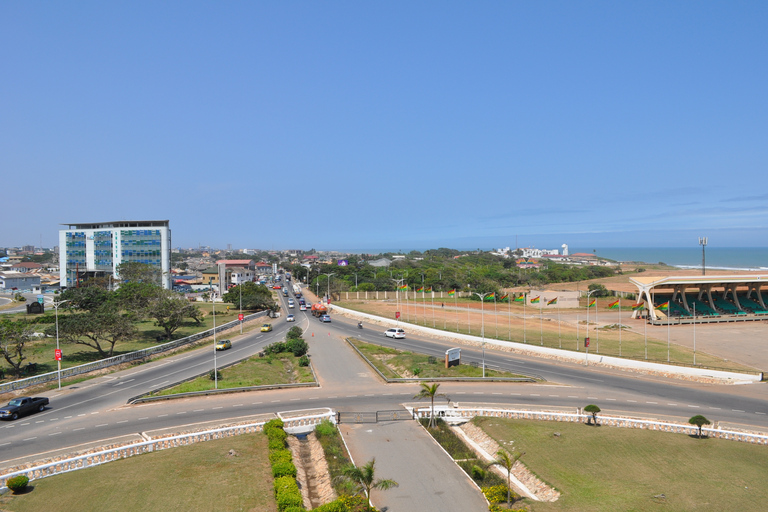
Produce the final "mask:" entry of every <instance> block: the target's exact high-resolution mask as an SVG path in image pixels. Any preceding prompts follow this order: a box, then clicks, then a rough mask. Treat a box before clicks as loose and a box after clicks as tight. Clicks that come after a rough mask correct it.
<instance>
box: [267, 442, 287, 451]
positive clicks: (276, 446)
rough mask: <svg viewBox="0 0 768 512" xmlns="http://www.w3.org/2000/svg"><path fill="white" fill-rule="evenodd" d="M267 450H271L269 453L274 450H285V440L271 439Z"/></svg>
mask: <svg viewBox="0 0 768 512" xmlns="http://www.w3.org/2000/svg"><path fill="white" fill-rule="evenodd" d="M267 448H269V451H272V450H283V449H285V440H284V439H270V440H269V441H268V442H267Z"/></svg>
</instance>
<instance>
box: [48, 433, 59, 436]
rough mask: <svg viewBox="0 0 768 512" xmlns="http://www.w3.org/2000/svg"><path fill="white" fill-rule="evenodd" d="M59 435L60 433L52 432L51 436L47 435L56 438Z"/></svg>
mask: <svg viewBox="0 0 768 512" xmlns="http://www.w3.org/2000/svg"><path fill="white" fill-rule="evenodd" d="M59 434H61V432H54V433H53V434H48V436H57V435H59Z"/></svg>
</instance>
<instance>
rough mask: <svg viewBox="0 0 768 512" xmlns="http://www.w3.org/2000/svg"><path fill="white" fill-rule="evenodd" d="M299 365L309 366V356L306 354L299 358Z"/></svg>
mask: <svg viewBox="0 0 768 512" xmlns="http://www.w3.org/2000/svg"><path fill="white" fill-rule="evenodd" d="M299 366H309V357H307V356H306V355H304V356H301V357H300V358H299Z"/></svg>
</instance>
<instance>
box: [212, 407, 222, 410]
mask: <svg viewBox="0 0 768 512" xmlns="http://www.w3.org/2000/svg"><path fill="white" fill-rule="evenodd" d="M223 408H224V407H214V408H213V409H214V410H215V409H223Z"/></svg>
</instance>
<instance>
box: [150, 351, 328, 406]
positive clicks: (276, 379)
mask: <svg viewBox="0 0 768 512" xmlns="http://www.w3.org/2000/svg"><path fill="white" fill-rule="evenodd" d="M219 371H220V372H221V377H220V378H219V389H229V388H241V387H247V386H266V385H269V384H293V383H299V382H314V381H315V380H314V377H313V375H312V371H311V370H310V369H309V367H307V366H299V358H297V357H294V356H293V354H291V353H289V352H285V353H282V354H279V355H278V356H266V357H258V356H254V357H251V358H249V359H246V360H244V361H242V362H240V363H238V364H236V365H234V366H230V367H228V368H224V369H222V370H219ZM211 389H214V381H212V380H211V379H210V378H209V377H208V376H207V375H205V376H202V377H198V378H196V379H194V380H191V381H188V382H183V383H181V384H179V385H178V386H174V387H172V388H168V389H165V390H163V391H161V392H159V393H157V394H156V395H155V396H165V395H173V394H176V393H189V392H192V391H210V390H211Z"/></svg>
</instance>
